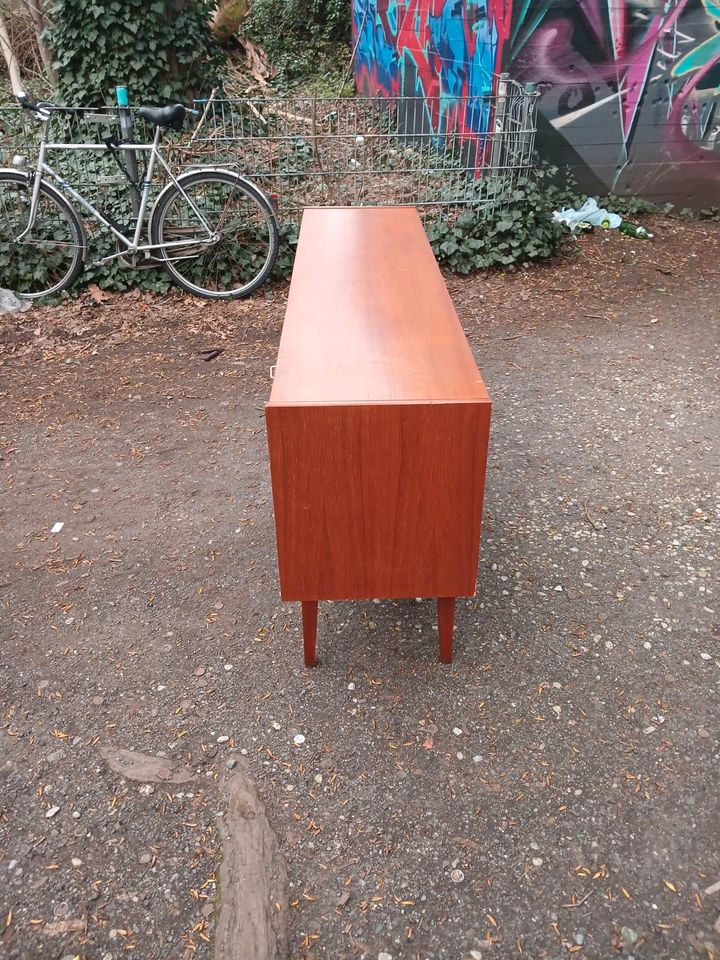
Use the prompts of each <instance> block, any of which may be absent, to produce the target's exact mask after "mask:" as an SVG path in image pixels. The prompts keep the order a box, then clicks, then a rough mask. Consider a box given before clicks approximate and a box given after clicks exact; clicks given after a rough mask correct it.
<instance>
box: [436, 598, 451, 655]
mask: <svg viewBox="0 0 720 960" xmlns="http://www.w3.org/2000/svg"><path fill="white" fill-rule="evenodd" d="M437 605H438V632H439V634H440V662H441V663H452V654H453V628H454V626H455V597H438V602H437Z"/></svg>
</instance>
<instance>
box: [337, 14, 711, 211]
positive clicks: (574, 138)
mask: <svg viewBox="0 0 720 960" xmlns="http://www.w3.org/2000/svg"><path fill="white" fill-rule="evenodd" d="M353 22H354V30H355V39H356V44H357V49H356V75H357V82H358V88H359V89H360V90H361V91H362V92H364V93H367V94H370V95H376V94H380V95H383V94H385V95H387V94H403V95H406V96H411V95H416V96H424V97H439V98H440V102H441V105H442V106H441V116H440V117H438V118H437V122H438V123H440V124H442V123H443V122H453V123H458V117H457V105H458V104H462V103H463V102H464V101H463V98H466V97H473V96H481V95H482V94H483V93H487V92H488V91H489V90H491V89H492V86H493V78H494V77H495V76H496V75H497V73H499V72H500V71H501V70H507V71H508V72H509V73H510V75H511V76H512V77H513V78H515V79H517V80H519V81H521V82H532V83H536V84H538V85H539V88H540V90H541V91H542V96H541V99H540V110H539V120H538V125H539V128H538V148H539V149H540V151H541V152H542V153H544V154H545V155H546V156H547V157H548V158H549V159H551V160H553V161H554V162H558V163H560V164H563V165H565V164H567V165H569V166H570V167H571V168H572V169H573V170H574V172H575V174H576V176H577V178H578V180H579V181H580V183H581V185H582V186H583V187H585V189H587V190H588V191H589V192H596V193H597V192H608V191H610V190H613V191H615V192H618V193H636V194H643V195H645V196H650V197H653V198H655V199H657V200H662V201H666V200H669V201H672V202H674V203H676V204H678V205H680V206H696V207H703V206H710V205H712V204H720V0H354V6H353ZM460 121H461V122H465V125H466V127H468V128H469V129H470V130H473V131H475V132H476V133H481V132H482V131H483V130H484V129H487V125H488V123H489V121H490V118H489V116H488V114H487V113H485V114H484V115H483V116H481V117H479V118H478V117H477V116H475V117H472V118H469V119H468V118H467V117H465V118H462V117H461V118H460Z"/></svg>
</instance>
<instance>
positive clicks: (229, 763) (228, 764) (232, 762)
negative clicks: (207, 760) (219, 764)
mask: <svg viewBox="0 0 720 960" xmlns="http://www.w3.org/2000/svg"><path fill="white" fill-rule="evenodd" d="M225 766H226V767H227V768H228V770H232V769H233V768H234V767H235V766H237V760H236V759H235V757H230V759H229V760H226V761H225Z"/></svg>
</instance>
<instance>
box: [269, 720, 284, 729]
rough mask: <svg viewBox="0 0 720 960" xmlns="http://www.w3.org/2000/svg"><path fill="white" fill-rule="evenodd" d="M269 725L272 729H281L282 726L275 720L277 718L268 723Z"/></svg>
mask: <svg viewBox="0 0 720 960" xmlns="http://www.w3.org/2000/svg"><path fill="white" fill-rule="evenodd" d="M270 726H271V727H272V728H273V730H281V729H282V726H281V725H280V724H279V723H278V722H277V720H273V722H272V723H271V724H270Z"/></svg>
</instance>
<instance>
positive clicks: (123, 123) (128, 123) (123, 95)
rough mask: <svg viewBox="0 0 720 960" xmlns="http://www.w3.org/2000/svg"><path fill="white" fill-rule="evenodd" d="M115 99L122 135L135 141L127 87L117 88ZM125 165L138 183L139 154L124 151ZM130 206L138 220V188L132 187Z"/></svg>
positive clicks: (128, 173)
mask: <svg viewBox="0 0 720 960" xmlns="http://www.w3.org/2000/svg"><path fill="white" fill-rule="evenodd" d="M115 97H116V99H117V105H118V117H119V120H120V135H121V137H122V139H123V140H132V139H133V121H132V113H131V112H130V101H129V99H128V88H127V87H126V86H119V87H115ZM122 156H123V165H124V166H125V170H126V172H127V175H128V176H129V177H130V179H131V180H132V182H133V184H136V183H137V182H138V177H139V174H138V163H137V154H136V153H135V151H134V150H123V152H122ZM130 204H131V206H132V212H133V216H135V217H136V218H137V217H138V216H139V214H140V194H139V192H138V189H137V187H135V186H131V187H130Z"/></svg>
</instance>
